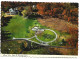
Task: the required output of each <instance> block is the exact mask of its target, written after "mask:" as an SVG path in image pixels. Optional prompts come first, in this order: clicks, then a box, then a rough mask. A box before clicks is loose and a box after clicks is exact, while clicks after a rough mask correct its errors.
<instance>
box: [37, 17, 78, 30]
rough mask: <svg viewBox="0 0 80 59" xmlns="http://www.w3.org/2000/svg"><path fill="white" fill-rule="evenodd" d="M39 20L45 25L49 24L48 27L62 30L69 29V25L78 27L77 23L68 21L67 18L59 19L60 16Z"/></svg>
mask: <svg viewBox="0 0 80 59" xmlns="http://www.w3.org/2000/svg"><path fill="white" fill-rule="evenodd" d="M38 21H39V22H40V23H41V24H42V25H44V26H47V27H50V28H52V29H55V30H59V31H62V32H67V31H69V27H71V28H78V26H77V25H75V24H72V23H70V22H67V21H65V20H62V19H59V18H47V19H40V18H39V19H38Z"/></svg>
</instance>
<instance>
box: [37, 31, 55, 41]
mask: <svg viewBox="0 0 80 59" xmlns="http://www.w3.org/2000/svg"><path fill="white" fill-rule="evenodd" d="M37 37H38V38H39V39H40V40H42V41H44V42H49V41H52V40H54V39H55V38H56V35H55V34H54V33H53V32H52V31H50V30H45V31H44V32H42V33H41V34H38V35H37Z"/></svg>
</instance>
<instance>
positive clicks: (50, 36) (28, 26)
mask: <svg viewBox="0 0 80 59" xmlns="http://www.w3.org/2000/svg"><path fill="white" fill-rule="evenodd" d="M35 26H38V27H40V28H44V29H51V28H48V27H46V26H42V25H41V24H40V23H39V22H38V21H37V20H36V18H35V19H25V18H24V17H22V16H19V15H16V16H13V17H12V19H10V22H9V23H8V25H7V26H5V27H2V29H3V30H4V31H9V32H10V33H11V34H12V35H11V37H12V38H13V37H15V38H30V37H32V36H34V35H35V31H32V28H33V27H35ZM51 30H53V29H51ZM54 31H55V32H56V33H57V36H58V38H57V40H56V41H55V42H52V43H49V44H50V45H51V46H54V45H57V46H59V45H60V44H59V43H60V42H62V39H67V38H68V36H69V34H67V33H61V32H59V31H57V30H54ZM65 36H66V37H65ZM38 38H39V39H40V40H42V41H44V42H48V41H52V40H54V38H55V34H54V33H53V32H51V31H49V30H45V31H44V32H43V34H42V35H38ZM30 40H32V41H35V42H38V43H40V42H39V41H38V40H36V38H33V39H30Z"/></svg>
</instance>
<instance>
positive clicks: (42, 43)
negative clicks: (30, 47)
mask: <svg viewBox="0 0 80 59" xmlns="http://www.w3.org/2000/svg"><path fill="white" fill-rule="evenodd" d="M44 30H50V31H52V32H53V33H54V34H55V35H56V38H55V39H53V40H52V41H49V42H44V41H42V40H40V39H38V38H37V35H36V34H35V36H33V37H31V38H14V37H13V40H15V39H19V40H20V39H21V40H22V39H24V40H28V41H31V40H29V39H32V38H34V37H35V38H36V39H37V40H38V41H40V43H37V42H35V41H31V42H34V43H37V44H40V45H48V43H51V42H54V41H55V40H56V39H57V34H56V32H55V31H53V30H51V29H44Z"/></svg>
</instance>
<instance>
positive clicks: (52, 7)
mask: <svg viewBox="0 0 80 59" xmlns="http://www.w3.org/2000/svg"><path fill="white" fill-rule="evenodd" d="M1 53H2V54H34V55H35V54H38V55H41V54H42V55H78V3H54V2H7V1H4V2H1Z"/></svg>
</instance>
